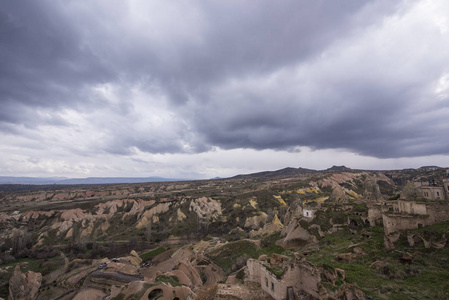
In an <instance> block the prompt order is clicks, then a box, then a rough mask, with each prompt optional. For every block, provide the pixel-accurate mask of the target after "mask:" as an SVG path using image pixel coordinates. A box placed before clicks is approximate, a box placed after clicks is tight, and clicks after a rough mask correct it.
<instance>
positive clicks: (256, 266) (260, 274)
mask: <svg viewBox="0 0 449 300" xmlns="http://www.w3.org/2000/svg"><path fill="white" fill-rule="evenodd" d="M284 268H285V269H284V273H283V274H282V276H276V275H275V274H274V273H273V272H272V271H271V270H270V269H271V265H270V264H269V263H268V262H264V261H260V260H256V259H249V260H248V261H247V276H246V278H247V279H246V280H247V281H250V282H256V283H259V284H260V287H261V288H262V290H263V291H265V292H266V293H268V294H269V295H270V296H271V297H273V298H274V299H276V300H284V299H287V297H288V295H287V294H288V292H289V291H290V293H291V292H293V293H299V292H301V293H305V294H308V295H310V296H312V297H314V298H320V293H319V291H320V286H321V273H320V271H319V270H318V269H317V268H315V267H314V266H312V265H310V264H309V263H306V262H301V263H294V262H284Z"/></svg>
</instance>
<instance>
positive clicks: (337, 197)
mask: <svg viewBox="0 0 449 300" xmlns="http://www.w3.org/2000/svg"><path fill="white" fill-rule="evenodd" d="M328 201H329V202H332V203H337V204H343V203H346V202H348V198H347V197H346V193H345V191H344V190H343V188H342V187H341V186H340V185H336V186H335V187H334V190H333V191H332V194H331V195H330V197H329V200H328Z"/></svg>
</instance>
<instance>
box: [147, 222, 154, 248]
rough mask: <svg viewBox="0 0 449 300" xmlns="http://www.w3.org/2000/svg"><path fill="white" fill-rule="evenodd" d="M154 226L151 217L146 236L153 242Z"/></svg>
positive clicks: (149, 241)
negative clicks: (152, 232)
mask: <svg viewBox="0 0 449 300" xmlns="http://www.w3.org/2000/svg"><path fill="white" fill-rule="evenodd" d="M152 227H153V220H152V219H150V221H149V222H148V225H147V230H146V237H147V241H148V243H151V231H152Z"/></svg>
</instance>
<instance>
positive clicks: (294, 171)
mask: <svg viewBox="0 0 449 300" xmlns="http://www.w3.org/2000/svg"><path fill="white" fill-rule="evenodd" d="M314 172H317V171H316V170H311V169H305V168H284V169H280V170H276V171H264V172H258V173H251V174H242V175H237V176H234V177H232V178H245V177H273V176H289V175H299V174H306V173H314Z"/></svg>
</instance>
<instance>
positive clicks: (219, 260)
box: [207, 234, 285, 274]
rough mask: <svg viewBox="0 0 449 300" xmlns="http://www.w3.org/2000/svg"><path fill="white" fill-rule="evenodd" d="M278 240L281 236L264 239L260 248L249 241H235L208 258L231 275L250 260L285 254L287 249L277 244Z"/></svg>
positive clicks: (213, 252)
mask: <svg viewBox="0 0 449 300" xmlns="http://www.w3.org/2000/svg"><path fill="white" fill-rule="evenodd" d="M278 239H279V234H274V235H272V236H268V237H264V238H263V239H262V240H261V245H262V246H261V247H260V248H259V247H257V246H256V245H255V244H254V243H253V242H250V241H248V240H240V241H235V242H231V243H228V244H226V245H224V246H223V247H221V248H219V249H216V250H214V251H212V252H209V253H207V256H208V257H209V258H210V259H211V260H212V261H213V262H214V263H216V264H217V265H219V266H220V267H222V268H223V269H224V270H225V272H226V273H227V274H229V273H230V272H232V271H235V270H236V269H240V268H241V267H242V266H243V265H245V264H246V260H247V259H249V258H258V257H259V256H261V255H262V254H266V255H271V254H272V253H278V254H282V253H284V252H285V249H284V248H282V247H281V246H278V245H276V244H275V241H276V240H278ZM240 265H241V266H240Z"/></svg>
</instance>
